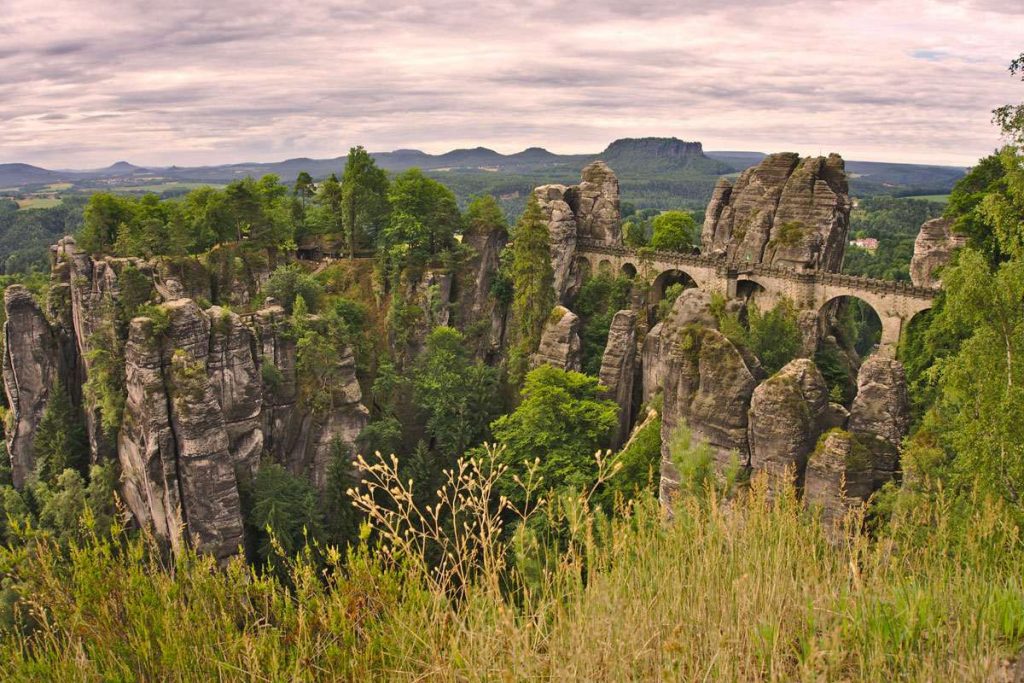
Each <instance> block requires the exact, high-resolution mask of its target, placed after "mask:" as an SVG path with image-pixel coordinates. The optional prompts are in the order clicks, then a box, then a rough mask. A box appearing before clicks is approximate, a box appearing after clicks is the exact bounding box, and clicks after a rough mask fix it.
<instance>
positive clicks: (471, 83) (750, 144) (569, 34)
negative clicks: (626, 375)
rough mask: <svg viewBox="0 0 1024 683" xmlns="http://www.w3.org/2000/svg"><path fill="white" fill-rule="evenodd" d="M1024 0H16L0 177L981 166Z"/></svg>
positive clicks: (0, 37) (0, 45)
mask: <svg viewBox="0 0 1024 683" xmlns="http://www.w3.org/2000/svg"><path fill="white" fill-rule="evenodd" d="M1022 51H1024V1H1022V0H885V1H877V2H875V1H872V0H813V1H799V2H791V1H788V0H774V1H772V0H757V1H755V0H658V1H656V2H646V3H639V4H637V3H633V2H630V1H629V0H584V1H582V2H581V1H577V2H557V1H554V0H514V1H505V0H475V1H462V0H440V1H437V2H422V1H420V2H417V1H410V2H396V1H394V0H366V1H363V0H342V1H335V2H319V1H318V0H303V1H301V2H298V1H293V0H278V2H274V3H269V2H254V1H243V0H218V1H217V2H212V1H210V0H206V1H200V0H174V2H166V3H160V2H153V1H152V0H147V1H145V2H142V1H138V0H45V1H43V0H0V163H2V162H13V161H22V162H28V163H35V164H40V165H44V166H48V167H51V168H57V167H63V168H68V167H80V168H81V167H98V166H105V165H107V164H110V163H112V162H114V161H116V160H120V159H125V160H128V161H131V162H134V163H137V164H142V165H146V164H149V165H156V164H164V165H167V164H172V163H173V164H178V165H195V164H207V163H227V162H236V161H273V160H281V159H284V158H288V157H297V156H312V157H332V156H338V155H340V154H343V153H344V152H345V151H347V149H348V147H350V146H351V145H355V144H362V145H364V146H366V147H367V148H369V149H370V150H372V151H387V150H391V149H395V148H410V147H412V148H418V149H423V150H425V151H428V152H442V151H446V150H448V149H451V148H454V147H469V146H477V145H483V146H487V147H492V148H494V149H497V150H498V151H501V152H514V151H518V150H520V149H523V148H525V147H528V146H535V145H536V146H542V147H546V148H548V149H550V150H552V151H554V152H560V153H570V152H596V151H599V150H601V149H603V148H604V146H605V145H606V144H607V143H608V142H610V141H611V140H613V139H615V138H620V137H638V136H645V135H656V136H676V137H679V138H683V139H686V140H700V141H702V142H703V143H704V146H705V149H717V150H725V149H734V150H759V151H766V152H767V151H783V150H793V151H798V152H802V153H805V154H817V153H827V152H831V151H835V152H839V153H841V154H842V155H843V156H845V157H846V158H848V159H877V160H887V161H907V162H920V163H944V164H958V165H969V164H971V163H973V162H974V161H975V160H976V159H977V158H978V157H979V156H981V155H984V154H986V153H987V152H989V151H991V150H992V149H993V148H994V147H996V146H997V145H998V144H999V137H998V134H997V131H996V130H995V128H994V127H993V126H992V125H991V123H990V118H991V114H990V111H991V110H992V109H993V108H994V107H996V106H999V105H1001V104H1006V103H1008V102H1020V101H1021V100H1024V84H1022V83H1021V82H1020V81H1017V80H1014V79H1012V78H1011V77H1010V76H1009V75H1008V73H1007V71H1006V66H1007V64H1008V63H1009V61H1010V59H1011V58H1012V57H1014V56H1015V55H1017V54H1019V53H1020V52H1022Z"/></svg>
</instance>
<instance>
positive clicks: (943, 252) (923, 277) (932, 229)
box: [910, 218, 967, 287]
mask: <svg viewBox="0 0 1024 683" xmlns="http://www.w3.org/2000/svg"><path fill="white" fill-rule="evenodd" d="M966 243H967V238H966V237H965V236H964V235H961V234H959V233H955V232H953V220H952V219H950V218H935V219H932V220H930V221H927V222H926V223H925V224H924V225H922V226H921V231H920V232H919V233H917V239H916V240H914V257H913V258H912V259H911V260H910V280H911V281H912V282H913V283H914V284H915V285H916V286H918V287H938V286H939V285H941V284H942V282H941V279H940V278H939V270H941V269H942V267H943V266H945V265H946V264H947V263H949V259H950V258H951V257H952V255H953V251H954V250H956V249H959V248H960V247H962V246H964V245H965V244H966Z"/></svg>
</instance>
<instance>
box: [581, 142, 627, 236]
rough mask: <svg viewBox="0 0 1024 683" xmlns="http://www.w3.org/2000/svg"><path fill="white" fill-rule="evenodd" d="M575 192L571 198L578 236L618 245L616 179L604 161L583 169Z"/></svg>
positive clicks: (620, 232)
mask: <svg viewBox="0 0 1024 683" xmlns="http://www.w3.org/2000/svg"><path fill="white" fill-rule="evenodd" d="M582 175H583V179H582V181H581V182H580V184H579V186H578V190H577V191H576V192H574V193H572V194H571V195H570V196H571V197H574V198H575V199H576V203H575V204H574V205H573V204H571V205H570V206H571V207H572V209H573V212H574V213H575V214H576V219H577V226H578V227H577V235H578V236H579V237H583V238H586V239H594V240H599V241H601V242H610V243H614V244H619V243H621V242H622V230H621V227H622V226H621V216H620V213H619V179H618V178H616V177H615V174H614V173H612V169H610V168H608V165H607V164H605V163H604V162H603V161H595V162H593V163H592V164H589V165H588V166H586V168H584V169H583V174H582Z"/></svg>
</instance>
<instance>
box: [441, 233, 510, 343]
mask: <svg viewBox="0 0 1024 683" xmlns="http://www.w3.org/2000/svg"><path fill="white" fill-rule="evenodd" d="M462 243H463V244H464V245H466V246H468V247H469V248H470V249H472V250H473V251H472V256H471V257H470V258H469V260H468V262H467V263H466V264H465V266H464V267H463V268H461V269H460V270H459V271H458V272H457V273H456V274H455V315H454V318H455V322H456V324H457V325H458V327H460V328H461V329H463V330H466V329H469V328H471V327H473V326H478V325H480V324H487V325H488V331H487V333H486V335H485V336H482V338H480V339H479V340H478V341H477V348H476V349H475V350H476V352H477V354H478V355H479V356H481V357H484V358H488V359H493V358H495V357H497V356H498V355H499V354H500V353H501V345H502V342H503V340H504V336H505V330H504V322H505V311H504V310H502V309H501V307H500V306H498V305H496V302H495V300H494V298H493V297H492V296H491V283H492V282H493V281H494V276H495V274H496V273H497V272H498V266H499V265H500V263H499V257H500V255H501V250H502V249H503V248H504V247H505V245H506V244H507V243H508V233H507V232H506V231H505V230H504V229H500V230H480V229H478V226H473V225H470V226H468V227H467V229H466V232H465V234H464V235H463V236H462Z"/></svg>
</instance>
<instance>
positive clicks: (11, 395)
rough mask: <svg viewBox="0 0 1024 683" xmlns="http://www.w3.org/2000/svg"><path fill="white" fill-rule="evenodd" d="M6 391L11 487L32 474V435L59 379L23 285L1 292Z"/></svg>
mask: <svg viewBox="0 0 1024 683" xmlns="http://www.w3.org/2000/svg"><path fill="white" fill-rule="evenodd" d="M4 309H5V310H6V314H7V321H6V322H5V323H4V359H3V374H4V389H5V391H6V392H7V404H8V405H9V406H10V409H11V421H10V423H9V425H8V433H7V451H8V453H9V454H10V458H11V474H12V477H13V479H14V485H15V486H16V487H18V488H21V487H22V486H23V485H24V483H25V480H26V478H27V477H28V476H29V475H30V474H31V473H32V471H33V470H34V469H35V463H36V459H35V447H34V441H35V435H36V428H37V427H39V421H40V420H41V419H42V417H43V411H44V410H45V409H46V403H47V401H48V400H49V397H50V389H51V388H52V387H53V384H54V382H55V381H58V380H59V379H61V377H60V376H61V371H62V367H61V363H60V353H59V349H58V345H57V339H56V336H55V333H54V331H53V329H52V328H51V327H50V323H49V322H48V321H47V319H46V316H45V315H43V312H42V311H41V310H40V309H39V306H38V305H37V304H36V301H35V299H34V298H33V296H32V294H31V293H30V292H29V291H28V290H27V289H25V288H24V287H22V286H21V285H11V286H10V287H8V288H7V289H6V291H5V292H4Z"/></svg>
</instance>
